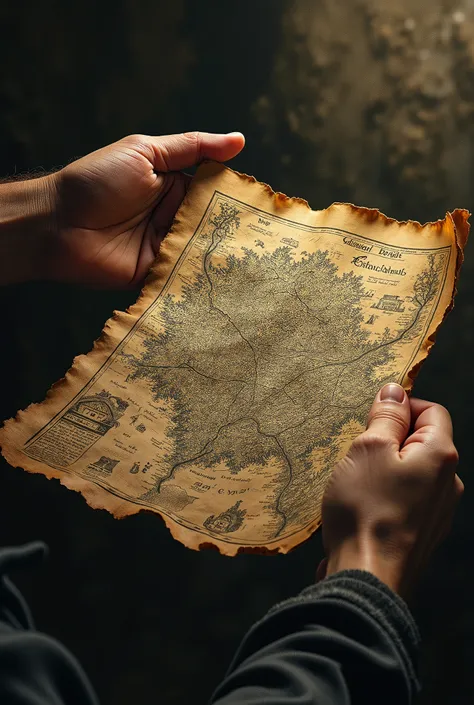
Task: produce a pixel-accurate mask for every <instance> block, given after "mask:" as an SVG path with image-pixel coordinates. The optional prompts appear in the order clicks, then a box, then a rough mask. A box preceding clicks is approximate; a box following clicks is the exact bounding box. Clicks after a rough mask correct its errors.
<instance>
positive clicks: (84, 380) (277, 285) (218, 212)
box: [0, 163, 469, 555]
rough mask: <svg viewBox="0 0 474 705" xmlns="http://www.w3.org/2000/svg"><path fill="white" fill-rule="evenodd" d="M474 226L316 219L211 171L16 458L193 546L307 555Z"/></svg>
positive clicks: (44, 407) (446, 300)
mask: <svg viewBox="0 0 474 705" xmlns="http://www.w3.org/2000/svg"><path fill="white" fill-rule="evenodd" d="M468 215H469V214H468V213H467V211H455V212H454V213H453V214H447V215H446V218H445V219H444V220H443V221H438V222H437V223H432V224H428V225H425V226H424V227H421V226H420V225H419V224H418V223H415V222H407V223H398V222H396V221H394V220H390V219H388V218H386V217H385V216H383V215H382V214H380V213H379V212H378V211H376V210H371V209H364V208H355V207H354V206H351V205H346V204H335V205H332V206H331V207H330V208H328V209H327V210H324V211H318V212H315V211H312V210H310V209H309V207H308V205H307V204H306V202H304V201H301V200H299V199H289V198H287V197H286V196H283V195H282V194H275V193H273V191H271V189H270V188H269V187H268V186H265V185H263V184H260V183H257V182H256V181H255V180H254V179H253V178H250V177H247V176H243V175H241V174H237V173H235V172H233V171H231V170H229V169H226V168H224V167H222V166H220V165H217V164H214V163H207V164H205V165H203V166H202V167H201V168H200V169H199V171H198V174H197V176H196V177H195V179H194V180H193V182H192V185H191V188H190V190H189V192H188V195H187V197H186V199H185V202H184V203H183V205H182V207H181V209H180V210H179V212H178V215H177V218H176V220H175V223H174V225H173V228H172V230H171V232H170V233H169V234H168V236H167V237H166V239H165V241H164V243H163V245H162V248H161V252H160V255H159V257H158V259H157V261H156V263H155V265H154V267H153V270H152V272H151V274H150V276H149V278H148V280H147V283H146V286H145V288H144V290H143V292H142V294H141V296H140V298H139V299H138V301H137V303H136V304H135V305H134V306H133V307H132V308H131V309H130V310H129V311H127V312H126V313H115V314H114V316H113V318H112V319H111V320H109V321H108V322H107V323H106V325H105V328H104V331H103V334H102V336H101V338H100V339H99V340H98V341H97V342H96V343H95V345H94V349H93V350H92V352H90V353H89V354H88V355H86V356H84V355H83V356H80V357H78V358H77V359H76V360H75V361H74V364H73V367H72V369H71V370H70V371H69V372H68V373H67V374H66V377H65V379H63V380H61V381H60V382H59V383H58V384H56V385H55V386H54V387H53V388H52V389H51V391H50V392H49V393H48V395H47V398H46V400H45V401H44V402H43V403H42V404H35V405H32V406H30V407H29V408H28V409H27V410H26V411H20V412H19V413H18V415H17V417H16V419H12V420H10V421H8V422H7V423H6V424H5V427H4V429H3V430H2V431H1V432H0V442H1V445H2V452H3V454H4V456H5V458H6V459H7V460H8V462H9V463H11V464H12V465H14V466H20V467H22V468H24V469H25V470H28V471H29V472H39V473H43V474H44V475H46V476H47V477H49V478H52V477H54V478H58V479H59V480H60V481H61V482H62V483H63V484H64V485H66V486H67V487H69V488H71V489H74V490H77V491H80V492H82V494H83V495H84V497H85V498H86V500H87V501H88V503H89V504H90V505H91V506H93V507H103V508H105V509H108V510H109V511H110V512H112V513H113V514H114V515H115V516H117V517H123V516H126V515H128V514H133V513H135V512H138V511H140V510H149V511H153V512H157V513H158V514H160V515H161V516H162V517H163V519H164V520H165V522H166V524H167V526H168V527H169V529H170V530H171V532H172V534H173V536H174V537H175V538H177V539H178V540H180V541H182V542H183V543H184V544H185V545H186V546H189V547H190V548H195V549H197V548H200V547H203V546H205V545H210V544H212V545H214V546H217V547H218V548H219V550H220V551H221V552H222V553H225V554H229V555H232V554H235V553H237V552H239V551H242V550H248V551H250V550H255V551H281V552H286V551H288V550H290V549H291V548H293V547H294V546H296V545H297V544H299V543H300V542H302V541H304V540H305V539H306V538H307V537H308V536H309V535H310V534H311V533H312V532H313V531H314V530H315V529H316V528H317V527H318V526H319V524H320V505H321V498H322V494H323V491H324V487H325V485H326V482H327V480H328V477H329V475H330V472H331V468H332V467H333V466H334V464H335V463H336V461H337V460H338V458H340V457H341V456H342V455H343V454H344V453H345V452H346V450H347V448H348V446H349V444H350V443H351V441H352V439H353V438H354V437H355V436H356V435H357V434H358V433H360V432H361V431H362V430H363V428H364V424H365V419H366V415H367V411H368V409H369V407H370V404H371V402H372V400H373V398H374V396H375V394H376V392H377V390H378V389H379V387H380V386H381V385H382V384H384V383H386V382H388V381H396V382H400V383H401V384H403V385H404V386H405V388H406V389H410V388H411V386H412V380H413V377H414V373H415V371H416V370H417V369H418V368H419V366H420V363H421V362H422V361H423V359H424V358H425V357H426V355H427V354H428V351H429V349H430V347H431V346H432V344H433V341H434V336H435V332H436V330H437V329H438V327H439V325H440V323H441V321H442V320H443V317H444V315H445V314H446V312H447V311H448V310H449V309H450V307H451V306H452V300H453V295H454V290H455V282H456V277H457V272H458V269H459V266H460V264H461V260H462V250H463V247H464V245H465V242H466V239H467V233H468V225H467V218H468Z"/></svg>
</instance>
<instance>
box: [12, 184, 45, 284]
mask: <svg viewBox="0 0 474 705" xmlns="http://www.w3.org/2000/svg"><path fill="white" fill-rule="evenodd" d="M52 204H53V189H52V182H51V181H50V177H49V176H43V177H40V178H37V179H36V178H35V179H27V180H25V181H10V182H2V183H0V285H2V286H4V285H5V284H15V283H20V282H25V281H31V280H37V279H43V278H45V277H47V264H46V263H47V261H48V252H49V248H50V244H49V243H50V234H51V232H52V228H53V207H52Z"/></svg>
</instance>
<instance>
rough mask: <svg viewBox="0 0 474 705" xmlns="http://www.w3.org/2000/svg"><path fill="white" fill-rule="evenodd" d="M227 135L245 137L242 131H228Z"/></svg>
mask: <svg viewBox="0 0 474 705" xmlns="http://www.w3.org/2000/svg"><path fill="white" fill-rule="evenodd" d="M227 137H243V134H242V133H241V132H228V133H227Z"/></svg>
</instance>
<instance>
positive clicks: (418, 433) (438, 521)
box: [318, 384, 464, 596]
mask: <svg viewBox="0 0 474 705" xmlns="http://www.w3.org/2000/svg"><path fill="white" fill-rule="evenodd" d="M457 462H458V454H457V451H456V448H455V446H454V444H453V436H452V425H451V418H450V416H449V413H448V412H447V411H446V409H444V408H443V407H442V406H439V405H438V404H433V403H432V402H427V401H422V400H421V399H408V397H407V395H406V393H405V391H404V390H403V388H402V387H400V386H399V385H396V384H390V385H386V386H385V387H384V388H383V389H382V390H381V391H380V392H379V393H378V395H377V397H376V399H375V401H374V404H373V406H372V409H371V411H370V413H369V418H368V424H367V430H366V431H365V432H364V433H362V434H361V435H360V436H359V437H358V438H356V439H355V441H354V443H353V444H352V446H351V448H350V449H349V452H348V453H347V455H346V456H345V457H344V458H343V459H342V460H341V461H340V462H339V463H338V465H337V466H336V468H335V470H334V472H333V474H332V476H331V479H330V480H329V483H328V486H327V489H326V492H325V495H324V498H323V506H322V518H323V542H324V545H325V549H326V552H327V559H325V561H323V563H322V564H321V566H320V568H319V569H318V577H323V575H330V574H332V573H336V572H338V571H340V570H345V569H359V570H367V571H369V572H371V573H373V574H374V575H376V576H377V577H378V578H380V579H381V580H382V581H383V582H385V583H386V584H387V585H388V586H389V587H391V588H392V589H393V590H394V591H395V592H398V593H400V594H402V595H403V596H406V595H407V594H409V592H410V591H411V589H412V587H413V585H414V584H415V583H416V581H417V579H418V578H419V576H420V573H421V572H422V570H423V569H424V567H425V566H426V563H427V562H428V560H429V558H430V556H431V555H432V553H433V551H434V549H435V548H436V546H437V545H438V543H439V542H440V541H441V540H442V539H443V538H444V537H445V535H446V534H447V533H448V531H449V528H450V526H451V522H452V518H453V514H454V510H455V507H456V505H457V502H458V500H459V499H460V497H461V495H462V493H463V489H464V486H463V483H462V482H461V480H460V479H459V477H458V476H457V475H456V473H455V470H456V465H457Z"/></svg>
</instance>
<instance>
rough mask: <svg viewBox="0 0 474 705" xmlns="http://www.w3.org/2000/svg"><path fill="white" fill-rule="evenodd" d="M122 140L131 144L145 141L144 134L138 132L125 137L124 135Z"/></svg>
mask: <svg viewBox="0 0 474 705" xmlns="http://www.w3.org/2000/svg"><path fill="white" fill-rule="evenodd" d="M123 141H124V142H129V143H132V144H141V143H142V142H144V141H145V135H140V134H138V133H134V134H133V135H127V136H126V137H124V138H123Z"/></svg>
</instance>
